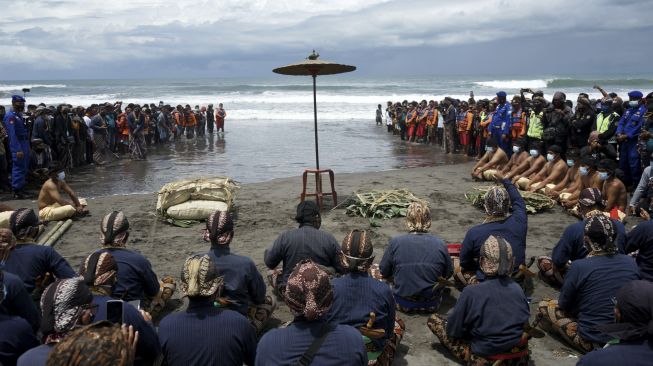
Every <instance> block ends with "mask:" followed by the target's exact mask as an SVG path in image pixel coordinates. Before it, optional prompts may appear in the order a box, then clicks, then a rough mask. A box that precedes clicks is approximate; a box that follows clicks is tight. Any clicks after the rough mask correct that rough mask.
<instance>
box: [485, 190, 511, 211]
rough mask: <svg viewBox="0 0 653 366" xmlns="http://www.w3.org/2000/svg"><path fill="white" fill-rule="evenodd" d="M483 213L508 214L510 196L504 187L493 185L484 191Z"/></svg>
mask: <svg viewBox="0 0 653 366" xmlns="http://www.w3.org/2000/svg"><path fill="white" fill-rule="evenodd" d="M483 205H484V207H485V213H486V214H487V215H488V216H495V217H503V216H506V215H508V210H509V207H510V197H509V196H508V191H506V190H505V189H504V188H501V187H497V186H493V187H491V188H490V189H489V190H488V191H487V192H485V197H484V203H483Z"/></svg>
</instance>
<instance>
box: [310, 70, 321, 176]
mask: <svg viewBox="0 0 653 366" xmlns="http://www.w3.org/2000/svg"><path fill="white" fill-rule="evenodd" d="M312 76H313V123H314V126H315V163H316V168H317V170H320V153H319V152H318V143H317V87H316V79H317V74H316V73H315V72H313V73H312Z"/></svg>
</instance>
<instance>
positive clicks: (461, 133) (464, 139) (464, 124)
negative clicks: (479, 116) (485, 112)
mask: <svg viewBox="0 0 653 366" xmlns="http://www.w3.org/2000/svg"><path fill="white" fill-rule="evenodd" d="M459 106H460V108H459V110H458V113H457V114H456V130H457V131H458V139H459V142H460V147H461V151H462V152H463V153H466V152H467V147H468V146H469V122H470V121H468V119H467V111H468V109H469V104H467V102H464V101H463V102H460V104H459Z"/></svg>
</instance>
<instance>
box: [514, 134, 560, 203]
mask: <svg viewBox="0 0 653 366" xmlns="http://www.w3.org/2000/svg"><path fill="white" fill-rule="evenodd" d="M561 154H562V149H561V148H560V147H559V146H556V145H553V146H551V147H549V148H548V149H547V154H546V161H547V163H546V164H544V167H543V168H542V170H540V172H539V173H537V174H536V175H535V176H533V177H532V178H530V179H529V180H528V181H527V182H526V181H523V180H522V181H521V182H520V181H517V185H518V186H519V188H522V189H523V190H525V191H530V192H535V191H540V192H544V190H545V189H546V188H549V189H551V188H553V187H555V186H556V185H557V184H558V183H560V181H561V180H563V179H564V178H565V176H566V175H567V170H568V169H569V168H568V167H567V162H566V161H565V160H563V159H562V155H561ZM522 182H523V183H522Z"/></svg>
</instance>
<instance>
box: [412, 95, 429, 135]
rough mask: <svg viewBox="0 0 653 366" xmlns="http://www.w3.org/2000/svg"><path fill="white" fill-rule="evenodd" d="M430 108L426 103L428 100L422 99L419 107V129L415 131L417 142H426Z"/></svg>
mask: <svg viewBox="0 0 653 366" xmlns="http://www.w3.org/2000/svg"><path fill="white" fill-rule="evenodd" d="M428 113H429V109H428V107H427V105H426V100H422V101H421V102H420V103H419V107H418V108H417V129H416V131H415V136H416V137H415V140H416V142H424V141H425V140H426V120H427V118H428Z"/></svg>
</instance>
